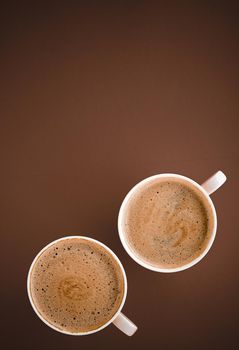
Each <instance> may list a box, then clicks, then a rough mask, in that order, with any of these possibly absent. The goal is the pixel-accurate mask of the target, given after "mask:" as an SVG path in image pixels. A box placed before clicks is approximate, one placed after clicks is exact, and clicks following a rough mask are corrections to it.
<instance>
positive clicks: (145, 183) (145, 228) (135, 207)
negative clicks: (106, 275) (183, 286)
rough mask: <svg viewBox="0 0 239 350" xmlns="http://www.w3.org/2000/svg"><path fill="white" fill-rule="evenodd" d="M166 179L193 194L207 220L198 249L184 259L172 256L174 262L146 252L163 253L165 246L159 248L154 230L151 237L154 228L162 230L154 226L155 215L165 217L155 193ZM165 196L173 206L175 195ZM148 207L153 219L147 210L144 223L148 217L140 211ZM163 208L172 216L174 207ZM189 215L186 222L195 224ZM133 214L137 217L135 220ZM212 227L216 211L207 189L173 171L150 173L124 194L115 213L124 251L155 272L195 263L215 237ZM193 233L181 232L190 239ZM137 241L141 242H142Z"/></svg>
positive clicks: (178, 269)
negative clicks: (164, 260)
mask: <svg viewBox="0 0 239 350" xmlns="http://www.w3.org/2000/svg"><path fill="white" fill-rule="evenodd" d="M167 183H168V184H169V185H168V186H171V184H173V186H178V188H179V189H181V188H184V189H185V191H186V192H188V193H192V194H193V195H194V196H195V198H197V201H198V203H200V206H201V207H202V210H204V211H205V213H206V220H207V231H206V235H205V239H204V241H203V244H202V245H201V246H198V247H199V248H198V250H197V251H195V254H194V255H192V257H191V258H189V259H185V261H184V260H183V259H182V260H180V263H179V262H176V260H175V264H174V263H173V264H167V263H166V264H165V263H163V262H162V260H160V259H158V261H156V259H153V258H151V256H150V254H151V253H152V252H153V253H152V256H153V254H155V256H156V254H157V251H158V253H160V254H161V253H162V254H163V252H164V250H163V249H166V248H164V247H163V249H162V245H159V244H158V241H159V240H158V241H157V240H156V239H157V234H156V236H155V237H156V239H155V237H154V234H155V232H156V230H160V229H161V231H162V228H161V227H162V226H158V227H159V228H157V229H155V227H156V224H157V220H159V219H158V218H159V217H160V215H161V217H162V218H163V220H164V218H165V216H163V214H161V213H162V210H161V209H162V205H163V204H164V203H163V200H162V196H161V197H159V198H161V199H160V200H161V202H160V206H159V204H158V203H159V200H158V202H157V198H156V196H157V195H158V196H160V195H161V192H160V186H162V185H165V184H167ZM175 188H176V187H175ZM177 197H180V196H177ZM155 198H156V199H155ZM169 198H172V199H171V204H172V207H173V206H174V205H173V204H174V203H173V201H174V199H175V198H176V195H175V196H172V197H169ZM165 204H166V202H165ZM169 204H170V202H169ZM157 206H158V207H157ZM169 207H170V205H169ZM155 208H157V210H158V211H156V209H155ZM159 208H160V209H159ZM171 209H172V208H171ZM150 210H151V212H152V211H153V212H154V213H155V212H156V213H157V216H156V220H155V222H153V223H152V220H153V219H152V214H150V215H151V219H150V220H151V221H149V224H148V223H147V224H145V223H144V221H146V222H148V221H147V220H149V217H144V214H145V212H146V211H148V212H150ZM160 210H161V211H160ZM167 211H168V212H169V213H170V215H171V217H175V211H173V210H171V211H170V208H169V210H167ZM167 211H166V209H165V212H164V213H166V212H167ZM182 212H183V211H182V210H181V212H180V211H179V215H180V216H182ZM147 215H148V214H147ZM150 215H148V216H150ZM187 215H189V213H187ZM191 215H192V217H191V219H190V222H191V224H190V225H191V227H195V225H194V223H193V213H191ZM137 217H138V218H137ZM136 218H137V220H138V221H137V220H136ZM176 218H177V216H176ZM165 220H166V219H165ZM167 220H168V219H167ZM177 226H178V227H179V226H180V223H177V222H176V224H175V227H177ZM216 228H217V216H216V211H215V207H214V205H213V203H212V200H211V198H210V197H209V195H208V193H207V192H206V191H205V190H204V188H203V187H202V186H200V185H199V184H198V183H196V182H195V181H193V180H191V179H190V178H187V177H185V176H182V175H177V174H160V175H154V176H151V177H148V178H146V179H144V180H142V181H141V182H139V183H138V184H136V185H135V186H134V187H133V188H132V189H131V190H130V191H129V192H128V194H127V195H126V197H125V198H124V200H123V203H122V205H121V207H120V211H119V216H118V231H119V236H120V239H121V242H122V244H123V246H124V248H125V250H126V251H127V253H128V254H129V255H130V256H131V257H132V258H133V259H134V260H135V261H136V262H137V263H138V264H140V265H141V266H143V267H145V268H147V269H150V270H152V271H157V272H178V271H182V270H185V269H187V268H189V267H191V266H193V265H195V264H196V263H198V262H199V261H200V260H201V259H202V258H203V257H204V256H205V255H206V254H207V252H208V251H209V249H210V248H211V246H212V243H213V241H214V239H215V235H216ZM170 229H171V228H170ZM171 230H172V229H171ZM176 230H177V229H176ZM187 232H188V230H187ZM196 234H197V230H196V229H194V230H192V231H190V232H189V235H188V236H189V237H187V235H185V236H186V239H190V236H192V235H196ZM133 235H134V236H133ZM137 235H138V236H137ZM152 237H154V241H152ZM140 242H142V244H141V243H140ZM152 242H153V243H152ZM161 242H162V241H160V244H161ZM185 242H186V241H185ZM190 242H191V241H190ZM150 245H151V246H150ZM148 247H150V249H151V250H150V249H148ZM160 249H161V250H160ZM182 249H183V248H182ZM172 251H173V250H172ZM154 252H156V253H154ZM170 254H171V253H170ZM173 254H174V253H172V255H171V257H172V260H173V258H174V255H173ZM175 256H176V255H175Z"/></svg>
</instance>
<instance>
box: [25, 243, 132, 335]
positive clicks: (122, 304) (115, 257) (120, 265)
mask: <svg viewBox="0 0 239 350" xmlns="http://www.w3.org/2000/svg"><path fill="white" fill-rule="evenodd" d="M69 238H79V239H84V240H87V241H91V242H94V243H96V244H99V245H100V246H101V247H103V248H104V249H106V250H107V251H108V252H109V253H110V254H111V255H112V256H113V258H114V260H115V261H116V262H117V264H118V265H119V267H120V269H121V271H122V274H123V278H124V295H123V298H122V302H121V304H120V306H119V308H118V310H117V312H116V313H115V314H114V316H113V317H112V318H111V319H110V320H109V321H108V322H106V323H105V324H103V325H102V326H101V327H99V328H97V329H93V330H91V331H88V332H77V333H75V332H74V333H72V332H68V331H63V330H61V329H59V328H57V327H55V326H54V325H53V324H51V323H50V322H48V321H47V320H46V319H45V318H44V317H43V316H42V315H41V314H40V312H39V311H38V309H37V308H36V306H35V304H34V301H33V299H32V296H31V291H30V281H31V271H32V269H33V266H34V264H35V262H36V261H37V259H38V258H39V257H40V255H41V254H42V253H43V252H44V251H45V250H46V249H47V248H49V247H50V246H51V245H53V244H55V243H57V242H59V241H62V240H65V239H69ZM27 293H28V297H29V300H30V303H31V305H32V307H33V310H34V311H35V312H36V314H37V315H38V317H39V318H40V319H41V320H42V321H43V322H44V323H45V324H46V325H47V326H49V327H51V328H53V329H54V330H56V331H58V332H60V333H64V334H67V335H89V334H92V333H96V332H99V331H100V330H102V329H104V328H105V327H107V326H108V325H109V324H110V323H112V322H113V321H114V319H115V318H116V317H117V316H118V315H119V313H120V311H121V310H122V308H123V306H124V303H125V299H126V295H127V278H126V273H125V270H124V268H123V265H122V264H121V262H120V260H119V258H118V257H117V256H116V255H115V253H114V252H113V251H112V250H111V249H110V248H109V247H107V246H106V245H105V244H103V243H101V242H100V241H97V240H95V239H93V238H89V237H85V236H66V237H62V238H59V239H57V240H55V241H53V242H51V243H49V244H48V245H47V246H45V247H44V248H43V249H42V250H41V251H40V252H39V253H38V254H37V256H36V257H35V258H34V260H33V262H32V264H31V266H30V269H29V272H28V275H27Z"/></svg>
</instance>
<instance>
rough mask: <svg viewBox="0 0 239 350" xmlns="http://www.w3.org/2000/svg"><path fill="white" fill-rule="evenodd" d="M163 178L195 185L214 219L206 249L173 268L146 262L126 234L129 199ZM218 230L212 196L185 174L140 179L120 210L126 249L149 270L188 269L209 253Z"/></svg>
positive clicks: (119, 217) (119, 230) (121, 232)
mask: <svg viewBox="0 0 239 350" xmlns="http://www.w3.org/2000/svg"><path fill="white" fill-rule="evenodd" d="M163 178H164V179H169V180H170V179H174V180H177V179H178V180H179V181H181V182H184V183H186V184H189V185H190V187H194V188H195V189H196V190H197V191H199V192H200V194H201V195H202V196H203V198H204V199H205V201H206V202H207V204H208V206H209V207H210V209H211V212H212V220H213V225H212V230H211V232H210V237H209V239H208V242H207V245H206V247H205V249H204V250H203V251H202V253H201V254H200V255H199V256H197V257H196V258H195V259H193V260H192V261H191V262H189V263H186V264H184V265H181V266H178V267H172V268H171V267H170V268H162V267H157V266H154V265H151V264H149V263H148V262H146V261H145V260H143V258H141V257H140V256H139V255H136V253H135V252H134V251H133V250H132V249H131V248H130V246H129V244H128V241H127V238H126V235H125V232H124V221H125V216H126V212H127V205H128V202H129V200H130V199H131V197H132V196H133V195H134V194H135V193H136V192H137V191H139V190H141V189H142V188H143V187H144V186H145V185H148V184H149V183H151V182H155V181H157V180H161V179H163ZM216 230H217V215H216V210H215V207H214V205H213V202H212V200H211V198H210V197H209V195H208V193H207V192H206V191H205V190H204V189H203V187H202V186H200V185H199V184H198V183H196V182H195V181H194V180H192V179H190V178H188V177H186V176H183V175H178V174H171V173H168V174H159V175H153V176H150V177H148V178H146V179H144V180H142V181H140V182H139V183H137V184H136V185H135V186H134V187H133V188H132V189H131V190H130V191H129V192H128V194H127V195H126V197H125V198H124V200H123V202H122V204H121V207H120V210H119V216H118V232H119V237H120V240H121V242H122V244H123V246H124V248H125V250H126V251H127V253H128V254H129V255H130V256H131V258H132V259H134V260H135V261H136V262H137V263H138V264H140V265H141V266H143V267H145V268H147V269H149V270H152V271H156V272H165V273H170V272H179V271H182V270H185V269H188V268H189V267H192V266H193V265H195V264H197V263H198V262H199V261H200V260H201V259H202V258H203V257H204V256H205V255H206V254H207V253H208V251H209V249H210V248H211V246H212V244H213V241H214V239H215V235H216Z"/></svg>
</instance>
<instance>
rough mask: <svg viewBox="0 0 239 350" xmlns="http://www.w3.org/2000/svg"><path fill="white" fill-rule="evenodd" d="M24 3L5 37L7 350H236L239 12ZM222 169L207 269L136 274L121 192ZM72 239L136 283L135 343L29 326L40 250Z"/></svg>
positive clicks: (131, 311) (108, 332)
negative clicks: (32, 275) (92, 241)
mask: <svg viewBox="0 0 239 350" xmlns="http://www.w3.org/2000/svg"><path fill="white" fill-rule="evenodd" d="M18 3H19V4H21V5H20V6H18V7H17V6H16V7H15V6H14V5H13V4H12V2H9V4H11V5H10V6H9V8H8V9H6V10H2V11H1V22H0V23H1V28H2V29H1V86H2V89H1V90H2V92H1V135H0V140H1V147H0V155H1V196H0V198H1V207H0V208H1V214H2V215H1V247H2V249H1V254H2V256H1V259H2V264H1V266H2V276H1V301H2V306H1V321H2V323H3V325H2V327H1V341H3V340H4V341H5V342H6V346H5V347H4V348H9V349H20V348H21V349H32V348H34V349H35V350H37V349H44V348H50V349H59V350H60V349H77V348H81V349H86V348H88V349H94V347H95V346H97V348H100V349H122V348H124V349H145V348H150V349H154V348H155V349H156V348H157V349H202V348H204V349H212V348H217V349H219V348H221V349H226V348H232V347H233V342H235V341H236V340H237V323H236V318H237V315H238V245H239V235H238V228H237V227H238V208H237V203H238V196H239V193H238V175H239V174H238V172H239V167H238V157H237V156H236V154H237V149H238V145H239V142H238V119H237V118H238V112H239V103H238V73H239V68H238V67H239V66H238V61H239V46H238V32H239V31H238V23H239V21H238V19H239V18H238V13H239V12H238V8H236V6H235V5H234V4H233V3H230V2H228V1H227V2H226V1H225V3H220V4H219V3H218V2H216V1H215V2H207V3H208V5H199V3H200V2H197V3H198V5H194V7H192V5H190V6H189V5H187V6H186V5H183V4H182V3H181V2H180V6H179V5H174V6H169V5H165V6H164V7H163V6H160V5H156V4H157V2H152V3H150V2H148V1H144V2H139V3H138V5H137V6H136V2H132V5H130V1H128V2H126V4H125V5H123V4H122V2H118V3H117V2H116V1H112V2H108V4H107V3H105V4H104V5H103V4H101V5H97V4H94V3H93V2H92V1H88V2H87V1H85V2H82V3H81V5H78V6H77V7H76V6H73V5H72V6H71V5H68V7H67V8H64V7H63V6H61V5H60V4H59V2H58V3H57V5H56V6H52V7H51V6H49V5H47V6H45V7H44V6H43V5H41V6H37V5H36V4H35V3H34V8H30V7H29V6H25V5H23V4H22V2H18ZM86 3H88V5H86ZM111 3H114V5H112V4H111ZM178 3H179V2H178ZM194 3H195V2H194ZM133 4H134V6H133ZM218 169H222V170H223V171H225V173H226V174H227V176H228V182H227V184H226V185H225V186H224V187H223V188H222V189H221V190H219V191H218V192H217V193H216V194H214V195H213V200H214V203H215V205H216V208H217V212H218V217H219V227H218V233H217V238H216V241H215V244H214V245H213V248H212V249H211V251H210V253H209V254H208V255H207V257H206V258H204V260H203V261H202V262H201V263H200V264H198V265H196V266H195V267H193V268H192V269H190V270H187V271H184V272H181V273H176V274H159V273H154V272H150V271H147V270H145V269H143V268H142V267H140V266H139V265H137V264H136V263H135V262H134V261H133V260H132V259H131V258H130V257H129V256H128V255H127V254H126V252H125V251H124V250H123V248H122V246H121V243H120V241H119V238H118V235H117V227H116V222H117V214H118V210H119V206H120V204H121V202H122V200H123V198H124V196H125V194H126V192H127V191H128V190H129V189H130V188H131V187H132V186H133V185H134V184H135V183H136V182H138V181H139V180H141V179H143V178H145V177H147V176H149V175H153V174H156V173H162V172H176V173H180V174H184V175H187V176H189V177H192V178H193V179H195V180H196V181H198V182H202V181H203V180H204V179H205V178H207V177H208V176H209V175H211V174H212V173H213V172H215V171H216V170H218ZM67 234H84V235H89V236H91V237H93V238H96V239H99V240H101V241H103V242H104V243H106V244H107V245H109V246H110V247H111V248H112V249H113V250H114V251H115V252H116V254H117V255H118V256H119V258H120V259H121V260H122V262H123V265H124V266H125V269H126V272H127V276H128V281H129V292H128V297H127V301H126V304H125V307H124V312H125V313H126V314H127V315H128V316H129V317H130V318H132V320H133V321H135V323H136V324H137V325H138V327H139V330H138V332H137V334H136V335H135V336H134V337H132V338H128V337H126V336H124V335H123V334H121V333H120V331H118V330H117V329H116V328H115V327H114V326H109V327H108V328H107V329H105V330H104V331H102V332H99V333H97V334H95V335H92V336H89V337H81V338H79V337H70V336H66V335H62V334H60V333H57V332H54V331H53V330H51V329H50V328H48V327H47V326H45V325H44V324H43V323H42V322H41V321H40V320H39V319H38V317H37V316H36V315H35V313H34V312H33V310H32V308H31V306H30V304H29V302H28V299H27V295H26V276H27V271H28V268H29V265H30V263H31V261H32V259H33V258H34V256H35V255H36V253H37V252H38V251H39V250H40V249H41V248H42V247H43V246H44V245H46V244H47V243H49V242H50V241H52V240H54V239H56V238H59V237H61V236H64V235H67ZM1 344H2V343H1Z"/></svg>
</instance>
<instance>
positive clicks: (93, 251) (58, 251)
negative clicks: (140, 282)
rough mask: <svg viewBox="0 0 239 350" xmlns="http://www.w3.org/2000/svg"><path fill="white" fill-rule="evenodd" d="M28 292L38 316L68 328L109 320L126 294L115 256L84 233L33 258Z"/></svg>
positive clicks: (85, 328) (88, 326)
mask: <svg viewBox="0 0 239 350" xmlns="http://www.w3.org/2000/svg"><path fill="white" fill-rule="evenodd" d="M30 293H31V297H32V300H33V303H34V305H35V307H36V308H37V310H38V312H39V313H40V314H41V316H42V317H43V318H44V319H45V320H46V321H47V322H48V323H50V324H52V325H53V326H54V327H56V328H58V329H59V330H61V331H66V332H70V333H79V332H87V331H91V330H94V329H98V328H99V327H101V326H102V325H104V324H105V323H107V322H108V321H109V320H110V319H111V318H112V317H113V316H114V314H115V313H116V312H117V311H118V309H119V307H120V305H121V302H122V299H123V296H124V277H123V273H122V271H121V268H120V266H119V265H118V263H117V261H116V260H115V259H114V258H113V256H112V255H111V254H110V253H109V252H108V251H107V250H106V249H105V248H104V247H102V246H101V245H99V244H97V243H95V242H94V241H91V240H87V239H84V238H80V237H79V238H68V239H67V238H66V239H63V240H59V241H57V242H55V243H53V244H52V245H50V246H49V247H48V248H46V249H45V250H44V251H43V252H42V254H41V255H40V256H39V257H38V258H37V260H36V261H35V263H34V265H33V267H32V270H31V275H30Z"/></svg>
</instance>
